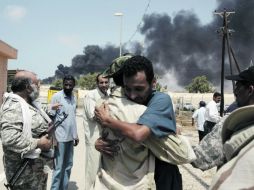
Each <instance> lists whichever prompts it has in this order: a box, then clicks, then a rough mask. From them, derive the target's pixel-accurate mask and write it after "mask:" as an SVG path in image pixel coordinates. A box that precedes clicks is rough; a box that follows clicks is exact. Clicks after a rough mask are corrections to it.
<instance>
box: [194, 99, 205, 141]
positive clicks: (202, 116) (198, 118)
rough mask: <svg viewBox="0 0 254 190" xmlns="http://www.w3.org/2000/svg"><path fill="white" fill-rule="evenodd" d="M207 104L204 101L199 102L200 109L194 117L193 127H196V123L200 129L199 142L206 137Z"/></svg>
mask: <svg viewBox="0 0 254 190" xmlns="http://www.w3.org/2000/svg"><path fill="white" fill-rule="evenodd" d="M205 106H206V103H205V102H204V101H200V102H199V109H197V110H196V111H195V112H194V113H193V115H192V126H193V125H194V121H196V122H197V128H198V137H199V141H201V140H202V138H203V137H204V123H205V111H206V108H205Z"/></svg>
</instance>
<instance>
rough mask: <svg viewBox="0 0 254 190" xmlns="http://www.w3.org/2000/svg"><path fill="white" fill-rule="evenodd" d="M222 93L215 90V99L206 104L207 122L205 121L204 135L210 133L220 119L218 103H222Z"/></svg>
mask: <svg viewBox="0 0 254 190" xmlns="http://www.w3.org/2000/svg"><path fill="white" fill-rule="evenodd" d="M220 100H221V94H220V93H219V92H215V93H214V94H213V100H212V101H210V102H209V103H208V104H207V106H206V112H205V123H204V133H205V134H204V136H205V135H207V134H208V133H210V132H211V131H212V129H213V127H214V125H215V124H216V123H218V122H219V121H220V118H221V117H220V116H219V112H218V109H217V103H220Z"/></svg>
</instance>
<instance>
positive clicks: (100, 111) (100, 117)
mask: <svg viewBox="0 0 254 190" xmlns="http://www.w3.org/2000/svg"><path fill="white" fill-rule="evenodd" d="M94 115H95V119H96V121H98V122H99V123H100V124H101V125H102V126H105V127H106V126H108V121H109V119H110V118H111V117H110V115H109V106H108V104H106V103H103V104H102V105H101V106H100V107H97V106H96V107H95V110H94Z"/></svg>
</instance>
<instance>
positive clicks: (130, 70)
mask: <svg viewBox="0 0 254 190" xmlns="http://www.w3.org/2000/svg"><path fill="white" fill-rule="evenodd" d="M122 71H123V76H125V77H131V76H133V75H135V74H137V72H140V71H144V72H145V75H146V80H147V82H148V83H149V84H151V83H152V81H153V79H154V71H153V65H152V62H151V61H150V60H149V59H147V58H146V57H144V56H141V55H136V56H133V57H131V58H129V59H127V60H126V61H125V63H124V65H123V68H122Z"/></svg>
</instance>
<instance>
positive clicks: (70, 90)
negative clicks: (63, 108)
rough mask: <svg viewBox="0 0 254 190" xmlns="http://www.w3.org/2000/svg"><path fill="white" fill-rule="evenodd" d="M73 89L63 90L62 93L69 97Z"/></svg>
mask: <svg viewBox="0 0 254 190" xmlns="http://www.w3.org/2000/svg"><path fill="white" fill-rule="evenodd" d="M72 90H73V89H64V93H65V95H66V96H71V94H72Z"/></svg>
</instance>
